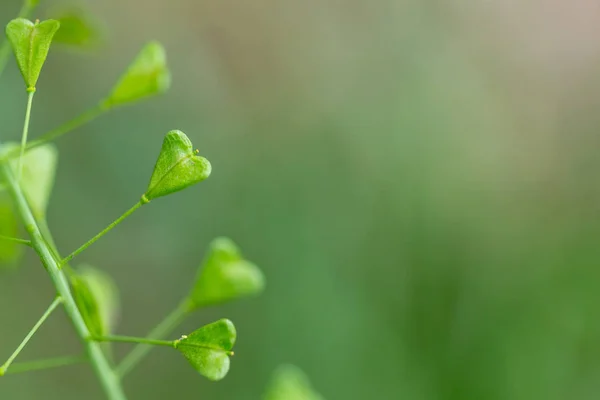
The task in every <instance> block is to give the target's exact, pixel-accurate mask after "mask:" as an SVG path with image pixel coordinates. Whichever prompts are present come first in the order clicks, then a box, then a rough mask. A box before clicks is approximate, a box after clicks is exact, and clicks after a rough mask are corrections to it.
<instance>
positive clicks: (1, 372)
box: [0, 297, 62, 376]
mask: <svg viewBox="0 0 600 400" xmlns="http://www.w3.org/2000/svg"><path fill="white" fill-rule="evenodd" d="M61 302H62V299H61V298H60V297H57V298H55V299H54V301H53V302H52V304H50V306H49V307H48V309H47V310H46V312H44V314H43V315H42V316H41V317H40V319H39V320H38V322H36V323H35V325H33V328H31V330H30V331H29V333H28V334H27V336H25V338H24V339H23V341H22V342H21V344H20V345H19V347H17V348H16V350H15V351H13V353H12V354H11V355H10V357H8V360H6V362H5V363H4V364H2V366H1V367H0V376H2V375H4V374H5V373H6V371H7V370H8V367H10V364H12V362H13V361H15V358H17V356H18V355H19V353H20V352H21V351H22V350H23V349H24V348H25V346H27V343H29V341H30V340H31V338H32V337H33V335H35V333H36V332H37V331H38V329H40V326H42V324H43V323H44V322H45V321H46V320H47V319H48V317H49V316H50V314H52V311H54V310H55V309H56V307H58V305H59V304H60V303H61Z"/></svg>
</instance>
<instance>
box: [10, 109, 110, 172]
mask: <svg viewBox="0 0 600 400" xmlns="http://www.w3.org/2000/svg"><path fill="white" fill-rule="evenodd" d="M109 108H110V107H109V106H108V105H106V103H100V104H98V105H97V106H95V107H92V108H90V109H89V110H87V111H85V112H83V113H82V114H80V115H78V116H77V117H75V118H74V119H72V120H70V121H68V122H66V123H64V124H62V125H61V126H59V127H57V128H54V129H53V130H51V131H49V132H46V133H44V134H43V135H42V136H40V137H39V138H37V139H34V140H32V141H31V142H29V143H27V148H26V149H27V150H30V149H33V148H35V147H38V146H41V145H44V144H46V143H49V142H51V141H53V140H56V139H58V138H59V137H61V136H63V135H66V134H67V133H69V132H71V131H73V130H75V129H77V128H79V127H80V126H82V125H85V124H86V123H88V122H90V121H92V120H94V119H96V118H97V117H99V116H100V115H102V114H104V113H105V112H107V111H108V110H109ZM18 154H19V153H18V151H8V152H6V153H5V154H4V155H3V156H2V157H0V162H3V161H6V160H8V159H10V158H13V157H16V156H17V155H18Z"/></svg>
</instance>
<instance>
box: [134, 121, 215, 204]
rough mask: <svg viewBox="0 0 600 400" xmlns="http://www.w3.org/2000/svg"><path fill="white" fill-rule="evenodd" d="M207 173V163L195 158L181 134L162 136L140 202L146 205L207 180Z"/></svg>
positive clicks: (190, 144)
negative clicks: (148, 182)
mask: <svg viewBox="0 0 600 400" xmlns="http://www.w3.org/2000/svg"><path fill="white" fill-rule="evenodd" d="M210 171H211V166H210V162H208V160H207V159H206V158H204V157H200V156H199V155H197V151H194V148H193V147H192V142H191V141H190V139H189V138H188V137H187V136H186V135H185V133H183V132H181V131H177V130H175V131H171V132H169V133H167V135H166V136H165V139H164V141H163V145H162V149H161V150H160V154H159V155H158V160H157V161H156V165H155V166H154V172H153V173H152V178H151V179H150V184H149V185H148V190H147V191H146V193H145V194H144V196H143V197H142V201H143V202H148V201H150V200H152V199H155V198H157V197H161V196H166V195H168V194H171V193H174V192H177V191H180V190H183V189H185V188H187V187H188V186H192V185H194V184H196V183H198V182H201V181H203V180H205V179H206V178H208V177H209V176H210Z"/></svg>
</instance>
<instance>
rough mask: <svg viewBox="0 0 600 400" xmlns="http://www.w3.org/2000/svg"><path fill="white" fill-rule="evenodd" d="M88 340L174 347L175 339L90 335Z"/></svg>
mask: <svg viewBox="0 0 600 400" xmlns="http://www.w3.org/2000/svg"><path fill="white" fill-rule="evenodd" d="M88 340H91V341H94V342H121V343H143V344H150V345H153V346H167V347H175V342H176V341H175V340H158V339H148V338H140V337H133V336H118V335H112V336H90V337H89V338H88Z"/></svg>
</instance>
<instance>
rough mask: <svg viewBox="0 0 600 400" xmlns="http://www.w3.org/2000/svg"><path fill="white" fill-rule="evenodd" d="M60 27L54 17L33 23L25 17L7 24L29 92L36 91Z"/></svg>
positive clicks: (11, 42) (8, 36) (7, 34)
mask: <svg viewBox="0 0 600 400" xmlns="http://www.w3.org/2000/svg"><path fill="white" fill-rule="evenodd" d="M59 27H60V23H59V22H58V21H56V20H53V19H49V20H46V21H43V22H39V21H36V22H35V23H33V22H31V21H29V20H27V19H25V18H17V19H13V20H12V21H10V22H9V23H8V25H6V37H7V38H8V40H9V41H10V44H11V45H12V48H13V52H14V53H15V58H16V59H17V64H18V65H19V69H20V70H21V75H23V79H24V80H25V85H26V87H27V91H29V92H32V91H35V85H36V84H37V81H38V78H39V76H40V72H41V71H42V67H43V66H44V62H45V61H46V57H47V56H48V51H49V50H50V44H51V43H52V37H53V36H54V34H55V33H56V31H57V30H58V28H59Z"/></svg>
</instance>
